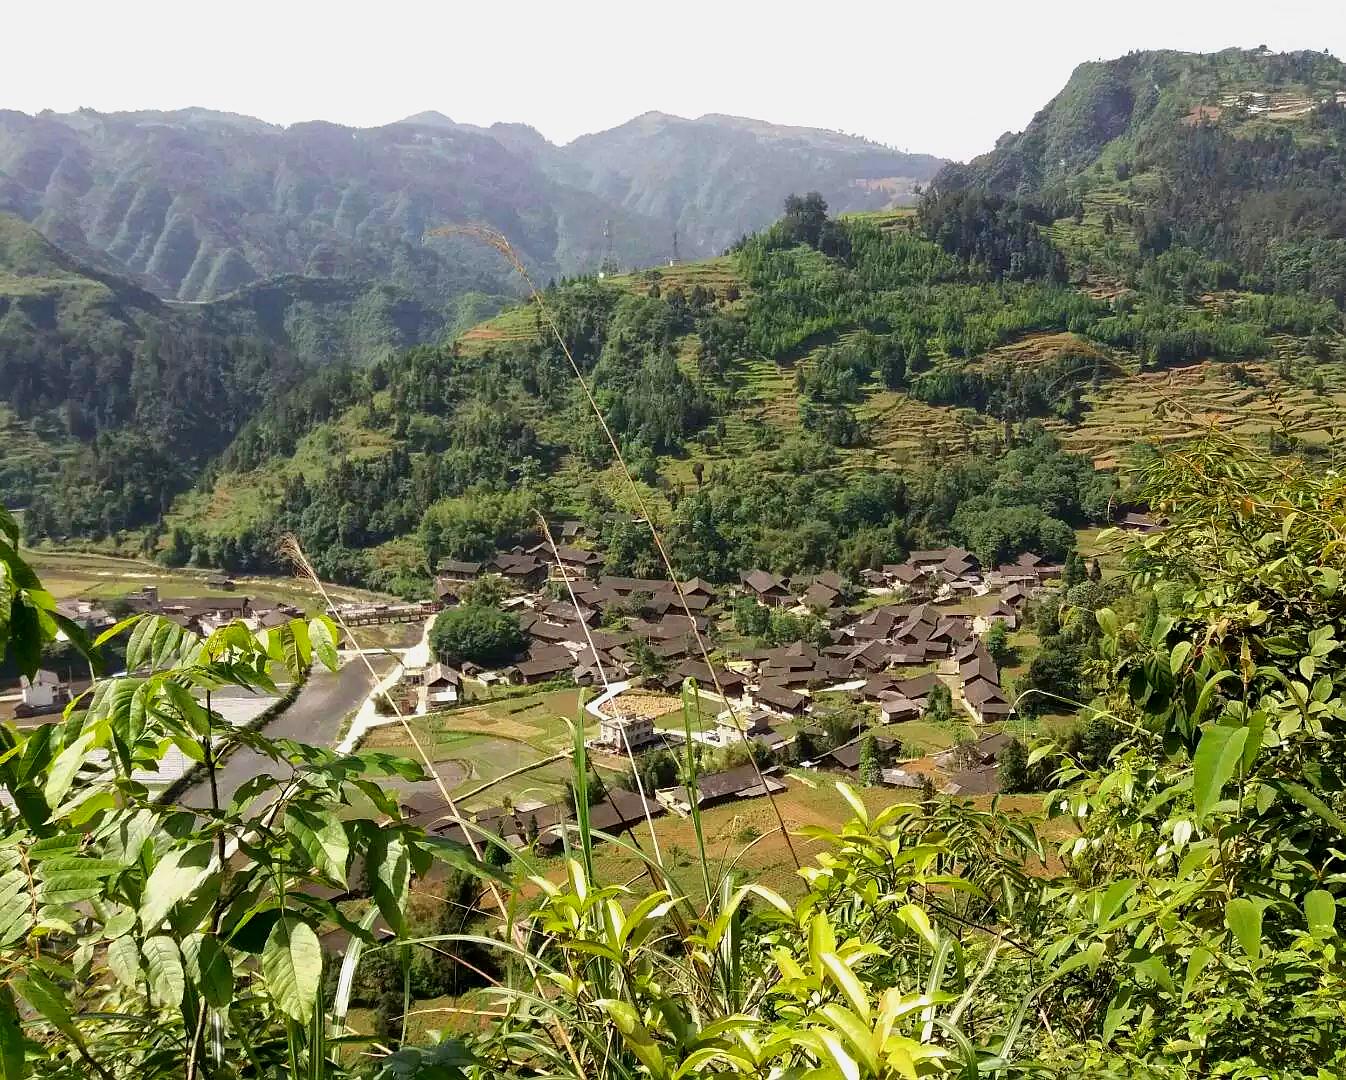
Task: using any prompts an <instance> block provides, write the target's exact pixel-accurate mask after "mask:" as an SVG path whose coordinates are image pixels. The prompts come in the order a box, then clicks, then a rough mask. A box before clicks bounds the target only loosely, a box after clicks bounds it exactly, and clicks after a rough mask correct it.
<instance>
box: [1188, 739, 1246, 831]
mask: <svg viewBox="0 0 1346 1080" xmlns="http://www.w3.org/2000/svg"><path fill="white" fill-rule="evenodd" d="M1247 737H1248V729H1247V728H1241V727H1240V728H1235V727H1221V726H1219V725H1216V726H1214V727H1209V728H1207V729H1206V730H1205V732H1204V733H1203V734H1202V736H1201V742H1200V743H1198V744H1197V748H1196V754H1195V756H1194V757H1193V758H1192V798H1193V799H1194V800H1195V802H1196V819H1197V821H1198V822H1200V821H1201V820H1202V819H1203V818H1205V816H1206V815H1207V814H1208V813H1210V810H1211V807H1213V806H1214V805H1215V804H1216V803H1217V802H1219V801H1220V794H1221V792H1223V791H1224V786H1225V784H1227V783H1228V782H1229V780H1230V778H1231V777H1232V776H1233V775H1234V770H1235V769H1236V768H1238V763H1239V760H1240V758H1241V757H1242V756H1243V743H1244V740H1245V739H1247Z"/></svg>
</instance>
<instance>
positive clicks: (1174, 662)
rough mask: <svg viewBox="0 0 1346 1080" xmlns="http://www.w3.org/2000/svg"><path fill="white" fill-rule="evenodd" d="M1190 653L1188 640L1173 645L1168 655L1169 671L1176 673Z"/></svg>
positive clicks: (1190, 646) (1190, 647)
mask: <svg viewBox="0 0 1346 1080" xmlns="http://www.w3.org/2000/svg"><path fill="white" fill-rule="evenodd" d="M1191 655H1192V643H1191V642H1190V641H1180V642H1178V643H1177V644H1176V645H1174V646H1173V652H1172V653H1170V654H1169V657H1168V667H1169V671H1170V672H1171V673H1172V674H1174V675H1176V674H1177V673H1178V672H1180V671H1181V670H1182V666H1183V664H1185V663H1187V658H1188V657H1189V656H1191Z"/></svg>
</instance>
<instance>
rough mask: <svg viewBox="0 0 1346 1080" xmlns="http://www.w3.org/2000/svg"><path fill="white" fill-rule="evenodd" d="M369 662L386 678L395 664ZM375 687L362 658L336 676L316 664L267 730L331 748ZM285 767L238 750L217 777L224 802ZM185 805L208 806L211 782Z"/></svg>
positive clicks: (381, 659) (190, 793) (187, 795)
mask: <svg viewBox="0 0 1346 1080" xmlns="http://www.w3.org/2000/svg"><path fill="white" fill-rule="evenodd" d="M370 661H371V662H372V663H373V665H374V670H375V672H377V673H378V674H379V675H380V676H382V675H384V674H386V673H387V672H388V671H389V670H390V669H391V668H392V666H393V664H394V663H395V662H396V661H394V660H393V659H392V658H390V657H386V656H371V657H370ZM373 686H374V682H373V681H372V680H371V679H370V677H369V669H368V668H366V667H365V665H364V662H363V661H362V660H359V659H350V660H347V661H346V662H345V663H344V664H343V665H342V666H341V669H340V670H339V671H337V672H336V673H335V674H333V673H332V672H330V671H327V670H326V669H325V668H324V669H318V668H317V667H316V665H315V670H314V672H313V675H312V676H311V677H310V678H309V681H308V683H307V684H306V685H305V686H304V689H303V690H301V691H300V692H299V697H298V698H297V699H296V700H295V702H294V704H293V705H291V706H290V707H289V708H288V709H286V710H285V711H284V712H283V713H281V714H280V716H278V717H276V719H274V720H272V721H271V723H269V724H268V725H267V726H266V728H265V729H264V730H265V732H266V734H267V735H269V736H271V738H273V739H294V740H295V741H296V742H306V743H312V744H313V745H315V746H332V745H334V744H335V743H336V739H337V735H338V734H339V733H340V731H341V724H342V721H344V720H345V719H346V717H347V716H348V715H349V714H350V713H351V711H352V710H354V709H356V708H358V707H359V705H360V703H361V702H362V701H364V699H365V698H366V697H367V696H368V694H369V691H370V690H371V689H372V687H373ZM284 768H285V767H284V766H282V765H278V764H277V763H275V762H273V761H271V760H270V759H269V758H265V757H263V756H262V755H260V754H256V753H253V752H252V751H251V750H249V749H247V748H246V747H241V748H239V749H238V750H236V751H234V753H233V754H231V755H230V756H229V758H228V759H227V760H226V761H225V763H224V765H223V767H222V768H221V769H220V771H219V772H218V773H217V774H216V786H217V787H218V788H219V793H220V801H221V802H226V801H228V800H229V799H230V798H232V796H233V794H234V792H235V791H237V790H238V789H239V787H240V786H241V785H242V784H243V782H244V781H245V780H249V779H251V778H252V777H254V776H261V775H263V774H268V775H271V776H277V775H280V774H281V773H282V771H283V770H284ZM180 802H182V804H183V805H185V806H197V807H206V806H209V805H210V786H209V784H207V783H206V782H205V781H202V782H201V783H198V784H194V785H193V786H192V787H190V788H188V790H187V791H186V792H184V793H183V795H182V797H181V799H180Z"/></svg>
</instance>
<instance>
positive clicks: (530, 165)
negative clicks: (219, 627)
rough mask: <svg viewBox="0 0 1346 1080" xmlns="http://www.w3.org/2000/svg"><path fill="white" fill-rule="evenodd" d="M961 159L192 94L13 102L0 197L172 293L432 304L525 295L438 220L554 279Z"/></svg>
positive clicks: (697, 244) (726, 131)
mask: <svg viewBox="0 0 1346 1080" xmlns="http://www.w3.org/2000/svg"><path fill="white" fill-rule="evenodd" d="M942 164H944V163H943V162H942V161H941V160H940V159H937V158H934V157H930V156H928V155H920V154H902V153H898V152H896V151H894V150H890V149H888V148H886V147H882V146H879V145H877V144H875V143H871V142H867V141H865V140H863V139H859V138H854V137H851V136H845V135H840V134H837V133H835V132H827V131H818V130H813V129H807V128H788V127H778V126H775V125H771V124H767V123H762V122H759V121H753V120H743V119H740V118H736V117H727V116H704V117H701V118H700V119H697V120H684V119H681V118H678V117H674V116H667V115H664V114H658V113H649V114H646V115H644V116H640V117H637V118H635V119H634V120H632V121H630V122H629V123H627V124H623V125H622V126H620V127H617V128H614V129H612V130H610V131H604V132H599V133H598V134H594V135H589V136H585V137H584V138H581V139H577V140H576V141H574V142H572V143H570V144H569V145H566V146H556V145H553V144H552V143H549V142H548V141H547V140H546V139H544V138H543V137H542V136H541V135H540V134H538V133H537V132H536V131H534V130H533V129H531V128H529V127H526V126H523V125H517V124H497V125H494V126H492V127H490V128H480V127H475V126H471V125H463V124H456V123H454V122H453V121H452V120H451V119H449V118H448V117H446V116H443V115H442V114H439V113H421V114H418V115H416V116H412V117H408V118H407V119H406V120H403V121H401V122H398V123H394V124H389V125H386V126H384V127H379V128H369V129H353V128H347V127H342V126H339V125H336V124H329V123H324V122H322V121H314V122H311V123H303V124H294V125H291V126H290V127H284V128H283V127H278V126H275V125H271V124H267V123H264V122H262V121H259V120H255V119H252V118H250V117H245V116H237V115H232V114H228V113H218V112H210V111H206V110H199V109H187V110H181V111H177V112H154V111H145V112H135V113H114V114H101V113H97V112H94V111H92V110H81V111H79V112H77V113H72V114H64V115H58V114H55V113H42V114H39V115H37V116H29V115H26V114H24V113H18V112H11V111H6V112H0V212H5V211H7V212H10V213H13V214H15V215H17V216H19V217H20V218H23V219H24V220H26V221H28V222H31V223H32V224H33V225H35V226H36V227H37V228H38V229H39V230H40V231H41V232H42V233H43V234H44V235H45V236H46V237H48V239H50V240H52V241H53V242H54V243H56V244H57V245H58V246H60V247H61V248H63V249H65V250H66V251H68V252H70V253H71V254H73V255H76V256H77V257H79V258H81V259H83V260H84V261H86V262H88V263H90V264H92V265H94V266H97V267H99V268H100V269H103V270H108V271H114V272H116V273H119V274H122V275H124V276H126V277H128V278H131V279H132V280H134V281H136V282H137V283H139V284H140V285H142V286H143V287H145V288H147V289H149V290H151V291H152V292H154V293H155V294H156V295H159V296H161V297H164V298H168V299H176V300H185V301H201V300H210V299H214V298H217V297H220V296H223V295H226V294H228V293H231V292H234V291H235V290H238V289H240V288H243V287H245V286H249V285H253V284H256V283H257V282H259V281H263V280H265V279H268V278H272V277H276V276H278V275H294V274H300V275H306V276H311V277H323V278H341V279H356V280H361V281H378V282H381V283H384V284H386V285H390V286H393V287H395V288H398V289H401V290H404V291H406V292H407V293H408V294H410V295H411V296H413V297H415V298H416V299H417V300H418V301H420V302H421V303H424V304H431V305H436V306H441V305H444V304H446V303H447V302H449V301H451V300H453V299H454V298H456V297H460V296H463V295H466V294H469V293H481V294H485V295H487V296H494V295H500V294H511V293H513V292H515V291H516V285H515V283H514V282H512V281H511V280H510V279H509V277H508V276H507V273H506V271H505V269H504V267H503V266H502V265H501V264H500V260H499V259H498V257H497V256H496V255H495V254H494V253H493V252H490V251H485V250H483V249H481V248H480V246H479V245H474V244H472V243H469V242H465V241H454V240H445V239H438V240H431V241H428V242H427V241H426V239H425V234H426V232H427V231H428V230H430V229H433V228H435V227H436V226H439V225H443V224H446V223H450V222H484V223H486V224H489V225H491V226H494V227H495V228H497V229H499V230H500V231H501V232H503V233H504V234H505V235H506V236H508V237H509V238H510V240H511V241H512V242H513V243H514V244H515V246H516V247H517V248H518V250H519V251H520V253H521V254H522V255H523V257H524V258H525V259H526V261H527V262H528V263H529V264H530V266H531V267H532V268H533V269H534V271H535V273H536V274H537V275H538V276H539V277H540V278H541V279H543V280H545V279H547V278H548V277H553V276H560V275H566V274H575V273H579V272H592V271H593V270H595V269H597V268H598V266H599V264H600V262H602V261H603V260H604V259H605V258H609V257H610V258H612V259H614V260H615V261H616V262H617V263H619V264H621V265H624V266H648V265H652V264H656V263H659V262H664V261H666V260H667V259H669V258H670V257H672V256H673V254H674V243H675V240H674V235H675V233H676V245H677V254H678V255H679V257H682V258H691V257H698V256H703V255H708V254H717V253H719V252H720V251H721V250H723V249H724V248H725V247H726V246H727V245H728V244H729V243H731V242H733V241H734V240H735V239H737V238H738V237H739V236H741V235H743V234H744V233H747V232H751V231H753V230H755V229H758V228H760V227H762V226H763V225H765V224H767V223H768V222H770V221H771V220H772V219H773V218H774V217H775V216H776V214H777V213H778V212H779V209H780V205H781V200H782V199H783V198H784V197H785V196H786V195H787V194H789V193H790V192H791V191H796V190H810V189H814V190H818V191H821V192H822V193H823V195H824V196H825V197H826V199H827V200H828V202H829V204H830V205H832V207H833V208H834V209H835V210H839V211H846V210H863V209H881V208H883V207H886V206H890V205H894V204H895V203H898V202H901V201H910V198H911V194H912V188H913V186H914V185H916V184H919V183H921V182H923V181H926V180H928V179H930V178H931V177H932V176H933V175H934V174H935V173H936V171H938V169H939V167H940V166H941V165H942Z"/></svg>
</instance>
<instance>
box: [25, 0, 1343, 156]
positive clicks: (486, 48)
mask: <svg viewBox="0 0 1346 1080" xmlns="http://www.w3.org/2000/svg"><path fill="white" fill-rule="evenodd" d="M6 7H7V8H8V10H6V11H5V13H4V16H3V27H4V31H3V32H4V37H5V39H6V49H5V62H4V65H3V67H0V108H13V109H21V110H23V111H25V112H36V111H38V110H40V109H44V108H51V109H56V110H58V111H67V110H70V109H74V108H78V107H80V106H89V107H92V108H96V109H100V110H103V111H111V110H117V109H140V108H179V107H183V106H188V105H200V106H205V107H209V108H215V109H224V110H229V111H232V112H240V113H246V114H249V115H251V116H258V117H261V118H262V119H264V120H270V121H273V122H276V123H286V124H288V123H293V122H295V121H297V120H311V119H323V120H332V121H335V122H338V123H344V124H352V125H357V126H370V125H377V124H382V123H387V122H389V121H392V120H396V119H400V118H401V117H403V116H405V115H407V114H409V113H413V112H420V111H422V110H425V109H436V110H438V111H440V112H443V113H445V114H447V115H448V116H451V117H452V118H453V119H455V120H459V121H466V122H470V123H478V124H489V123H491V122H493V121H496V120H511V121H514V120H517V121H524V122H527V123H530V124H532V125H533V126H534V127H536V128H538V129H539V130H540V131H541V132H542V133H543V134H544V135H546V136H547V137H548V138H550V139H552V140H554V141H557V142H565V141H568V140H570V139H572V138H574V137H575V136H576V135H580V134H583V133H585V132H589V131H597V130H600V129H602V128H606V127H611V126H613V125H615V124H619V123H621V122H622V121H624V120H627V119H630V118H631V117H632V116H634V115H636V114H638V113H641V112H645V111H647V110H650V109H659V110H662V111H664V112H671V113H677V114H679V115H683V116H698V115H700V114H701V113H706V112H727V113H736V114H739V115H743V116H752V117H757V118H759V119H763V120H771V121H775V122H777V123H788V124H805V125H810V126H816V127H826V128H836V129H840V130H843V131H848V132H853V133H856V134H862V135H867V136H869V137H870V138H874V139H878V140H879V141H881V142H885V143H889V144H891V145H893V146H896V147H898V148H902V149H908V150H913V151H917V150H919V151H926V152H929V153H935V154H941V155H944V156H947V157H956V158H965V157H968V156H971V155H973V154H976V153H980V152H981V151H983V150H986V149H989V148H990V146H991V145H992V143H993V142H994V140H995V138H996V137H997V136H998V135H999V134H1000V133H1001V132H1003V131H1006V130H1010V129H1014V130H1017V129H1019V128H1022V127H1023V126H1024V124H1026V123H1027V122H1028V120H1029V119H1030V118H1031V117H1032V115H1033V113H1034V111H1035V110H1036V109H1037V108H1038V107H1039V106H1041V105H1042V104H1043V103H1044V102H1046V100H1047V99H1048V98H1049V97H1051V95H1052V94H1054V93H1055V92H1056V91H1057V90H1058V89H1059V88H1060V86H1061V85H1062V83H1064V81H1065V80H1066V78H1067V77H1068V76H1069V74H1070V71H1071V69H1072V68H1073V67H1074V66H1075V65H1076V64H1077V63H1079V62H1080V61H1083V60H1089V59H1099V58H1105V57H1113V56H1117V55H1120V54H1122V53H1125V52H1127V51H1129V50H1131V49H1138V48H1159V47H1163V48H1178V49H1190V50H1201V51H1207V50H1213V49H1219V48H1224V47H1226V46H1229V45H1240V46H1244V47H1254V46H1257V45H1260V44H1266V45H1268V46H1270V47H1271V48H1273V49H1298V48H1311V49H1329V50H1331V51H1332V52H1333V53H1334V54H1335V55H1337V56H1346V0H1222V2H1219V3H1215V2H1210V0H1201V2H1192V0H1128V2H1126V3H1122V4H1110V5H1094V4H1086V3H1081V2H1079V0H1074V2H1060V0H1042V2H1023V3H1015V2H1013V0H1004V2H999V3H988V2H982V0H973V2H963V3H959V2H947V0H945V2H940V0H933V2H932V0H921V2H919V3H911V2H908V3H903V2H897V0H888V2H878V3H875V2H871V3H860V2H855V0H826V2H816V0H815V2H812V3H795V2H792V0H775V2H772V3H763V2H751V3H747V2H742V0H717V2H713V3H707V2H703V0H682V2H680V3H676V4H653V3H648V2H641V0H626V2H609V0H601V2H600V0H593V2H590V0H559V2H557V0H553V2H551V3H535V2H533V0H486V2H474V3H464V2H461V0H440V2H438V3H413V2H409V0H382V2H379V3H360V4H346V3H343V2H341V0H331V2H328V3H311V2H308V0H267V2H257V0H233V2H231V3H226V4H205V3H199V2H193V0H175V2H171V3H170V2H163V0H121V2H120V3H107V2H105V0H52V2H48V3H14V4H10V5H6Z"/></svg>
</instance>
